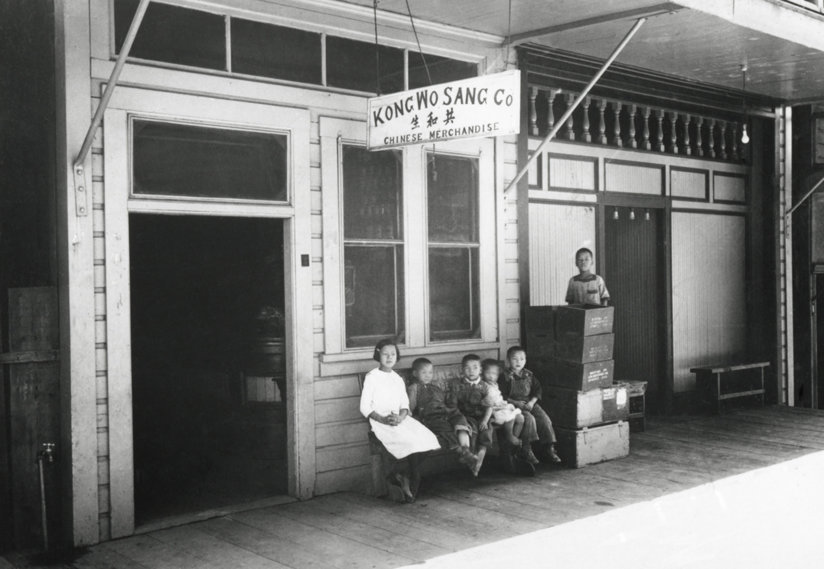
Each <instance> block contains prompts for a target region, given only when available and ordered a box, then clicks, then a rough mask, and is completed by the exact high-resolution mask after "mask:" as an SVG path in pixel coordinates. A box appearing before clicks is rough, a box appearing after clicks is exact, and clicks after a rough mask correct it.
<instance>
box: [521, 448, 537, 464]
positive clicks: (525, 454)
mask: <svg viewBox="0 0 824 569" xmlns="http://www.w3.org/2000/svg"><path fill="white" fill-rule="evenodd" d="M519 454H520V457H521V458H522V459H524V460H525V461H527V462H528V463H529V464H540V462H541V461H540V460H538V457H537V456H535V453H534V452H532V447H531V446H530V445H528V444H526V445H524V446H522V447H521V451H520V453H519Z"/></svg>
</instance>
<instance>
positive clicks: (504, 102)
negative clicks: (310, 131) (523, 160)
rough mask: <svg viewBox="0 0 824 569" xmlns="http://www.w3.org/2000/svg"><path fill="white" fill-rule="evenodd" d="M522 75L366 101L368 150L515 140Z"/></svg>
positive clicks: (486, 77)
mask: <svg viewBox="0 0 824 569" xmlns="http://www.w3.org/2000/svg"><path fill="white" fill-rule="evenodd" d="M520 87H521V76H520V71H517V70H515V71H504V72H501V73H495V74H492V75H484V76H482V77H473V78H471V79H462V80H460V81H452V82H450V83H441V84H439V85H432V86H431V87H421V88H420V89H414V90H412V91H402V92H400V93H393V94H391V95H384V96H382V97H373V98H371V99H369V105H368V113H369V123H368V131H369V137H368V138H369V142H368V145H369V148H370V149H371V150H376V149H379V148H388V147H393V146H404V145H407V144H424V143H427V142H437V141H444V140H453V139H457V138H477V137H485V136H502V135H507V134H518V132H519V130H520V128H519V127H520V109H521V92H520Z"/></svg>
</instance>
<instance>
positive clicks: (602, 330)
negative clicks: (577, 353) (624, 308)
mask: <svg viewBox="0 0 824 569" xmlns="http://www.w3.org/2000/svg"><path fill="white" fill-rule="evenodd" d="M614 314H615V309H614V308H613V307H612V306H594V305H589V304H570V305H569V306H559V307H558V309H557V311H556V312H555V333H556V335H557V336H558V337H560V336H562V335H565V334H573V335H576V336H595V335H598V334H611V333H612V324H613V321H614Z"/></svg>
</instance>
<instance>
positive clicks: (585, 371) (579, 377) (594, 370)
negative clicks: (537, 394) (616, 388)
mask: <svg viewBox="0 0 824 569" xmlns="http://www.w3.org/2000/svg"><path fill="white" fill-rule="evenodd" d="M527 365H528V366H529V368H530V369H531V370H532V371H533V372H535V374H536V375H537V376H538V379H539V380H541V383H542V385H543V386H545V387H548V386H554V387H563V388H566V389H572V390H573V391H590V390H592V389H599V388H601V387H610V386H611V385H612V374H613V372H614V371H615V361H614V360H604V361H600V362H590V363H585V364H582V363H575V362H568V361H565V360H559V359H557V358H538V359H537V360H536V359H529V360H528V362H527Z"/></svg>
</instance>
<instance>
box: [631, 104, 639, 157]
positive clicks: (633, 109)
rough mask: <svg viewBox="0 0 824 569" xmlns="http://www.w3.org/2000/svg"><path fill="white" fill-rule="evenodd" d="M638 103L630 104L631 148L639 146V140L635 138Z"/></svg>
mask: <svg viewBox="0 0 824 569" xmlns="http://www.w3.org/2000/svg"><path fill="white" fill-rule="evenodd" d="M637 110H638V105H636V104H635V103H633V104H631V105H630V106H629V145H630V147H631V148H638V141H637V140H636V139H635V113H636V111H637Z"/></svg>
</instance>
